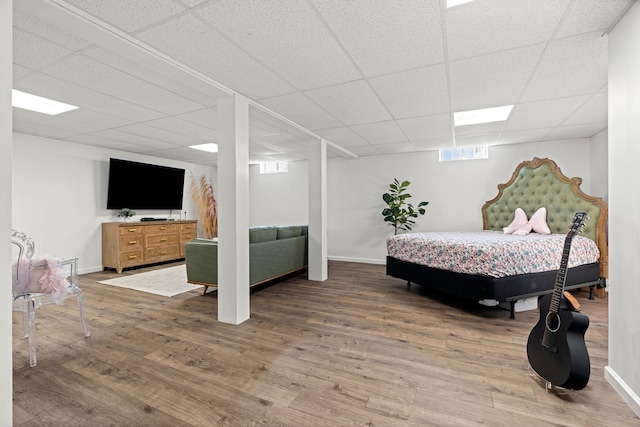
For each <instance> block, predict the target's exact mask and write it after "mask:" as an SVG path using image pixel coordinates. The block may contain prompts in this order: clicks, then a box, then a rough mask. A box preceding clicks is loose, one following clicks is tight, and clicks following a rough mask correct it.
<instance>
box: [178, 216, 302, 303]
mask: <svg viewBox="0 0 640 427" xmlns="http://www.w3.org/2000/svg"><path fill="white" fill-rule="evenodd" d="M308 234H309V233H308V226H306V225H290V226H263V227H251V228H250V229H249V284H250V286H254V285H258V284H261V283H264V282H267V281H270V280H272V279H275V278H278V277H281V276H285V275H288V274H290V273H294V272H300V271H302V270H303V269H304V268H305V267H307V263H308V261H307V260H308V244H307V243H308ZM184 253H185V259H186V264H187V281H188V282H189V283H193V284H197V285H203V286H204V287H205V288H204V291H203V295H204V293H205V292H206V291H207V289H208V287H209V286H218V242H217V241H213V240H208V239H193V240H192V241H190V242H187V243H185V245H184Z"/></svg>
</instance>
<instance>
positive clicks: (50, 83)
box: [14, 74, 163, 121]
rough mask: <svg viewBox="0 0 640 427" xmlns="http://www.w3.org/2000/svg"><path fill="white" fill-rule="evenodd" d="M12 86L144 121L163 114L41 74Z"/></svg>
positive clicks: (114, 114) (129, 118) (116, 115)
mask: <svg viewBox="0 0 640 427" xmlns="http://www.w3.org/2000/svg"><path fill="white" fill-rule="evenodd" d="M14 88H15V89H18V90H23V91H25V92H29V93H33V94H36V95H40V96H45V97H47V98H51V99H55V100H57V101H61V102H66V103H68V104H71V105H77V106H78V107H80V108H88V109H90V110H92V111H95V112H103V113H106V114H108V115H110V116H115V117H120V118H124V119H127V120H130V121H147V120H153V119H157V118H159V117H162V116H163V114H162V113H159V112H157V111H153V110H149V109H147V108H144V107H141V106H139V105H134V104H131V103H128V102H125V101H122V100H121V99H117V98H114V97H112V96H109V95H104V94H102V93H99V92H95V91H93V90H91V89H88V88H83V87H80V86H76V85H74V84H72V83H68V82H65V81H62V80H59V79H56V78H54V77H51V76H47V75H44V74H33V75H30V76H28V77H27V78H24V79H22V80H20V81H19V82H17V83H14Z"/></svg>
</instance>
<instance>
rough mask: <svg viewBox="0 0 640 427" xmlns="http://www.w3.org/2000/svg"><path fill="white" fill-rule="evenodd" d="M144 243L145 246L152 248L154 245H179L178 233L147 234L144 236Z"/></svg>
mask: <svg viewBox="0 0 640 427" xmlns="http://www.w3.org/2000/svg"><path fill="white" fill-rule="evenodd" d="M144 244H145V247H147V248H150V247H154V246H165V245H174V246H175V245H177V244H178V235H177V234H146V235H145V236H144Z"/></svg>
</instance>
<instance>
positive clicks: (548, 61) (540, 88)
mask: <svg viewBox="0 0 640 427" xmlns="http://www.w3.org/2000/svg"><path fill="white" fill-rule="evenodd" d="M606 84H607V38H606V37H602V36H601V33H600V32H594V33H588V34H582V35H579V36H575V37H569V38H566V39H562V40H557V41H554V42H552V43H551V44H550V45H549V46H548V47H547V50H546V51H545V54H544V56H543V57H542V60H541V62H540V65H539V66H538V68H537V69H536V72H535V74H534V75H533V78H532V79H531V83H530V84H529V86H528V87H527V90H526V91H525V93H524V95H523V97H522V100H523V101H534V100H539V99H548V98H558V97H563V96H572V95H581V94H585V93H593V92H596V91H598V90H600V88H601V87H602V86H603V85H606Z"/></svg>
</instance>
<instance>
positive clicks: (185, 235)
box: [180, 230, 197, 243]
mask: <svg viewBox="0 0 640 427" xmlns="http://www.w3.org/2000/svg"><path fill="white" fill-rule="evenodd" d="M196 236H197V234H196V232H195V230H194V231H183V232H182V234H181V238H180V242H181V243H186V242H190V241H192V240H193V239H195V238H196Z"/></svg>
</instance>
